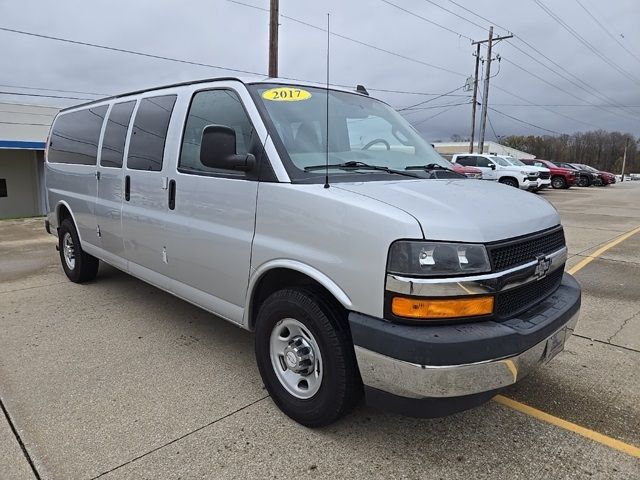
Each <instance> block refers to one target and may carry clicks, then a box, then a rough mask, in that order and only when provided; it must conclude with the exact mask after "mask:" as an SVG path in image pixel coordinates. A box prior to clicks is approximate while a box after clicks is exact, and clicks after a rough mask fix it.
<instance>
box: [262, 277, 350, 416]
mask: <svg viewBox="0 0 640 480" xmlns="http://www.w3.org/2000/svg"><path fill="white" fill-rule="evenodd" d="M284 319H295V320H297V321H298V322H300V323H301V324H302V325H304V327H305V328H306V329H308V331H309V332H310V333H311V335H313V337H314V339H315V340H316V342H317V344H318V348H319V350H320V355H321V357H322V369H323V374H322V375H323V376H322V380H321V383H320V387H319V389H318V390H317V392H315V393H314V394H313V396H311V397H310V398H306V399H303V398H298V397H296V396H294V395H293V394H292V393H290V392H289V391H288V390H287V389H286V388H285V387H284V385H283V384H282V383H281V381H280V380H279V378H278V376H277V375H276V372H275V369H274V366H273V365H272V362H271V347H270V339H271V333H272V331H273V330H274V328H276V326H277V325H278V324H279V322H281V321H282V320H284ZM346 322H347V319H346V315H345V312H343V311H342V310H341V308H340V307H339V306H337V305H336V303H335V302H334V301H333V299H330V298H328V296H327V295H324V294H323V292H321V291H320V290H319V289H313V288H290V289H284V290H279V291H277V292H275V293H273V294H272V295H271V296H269V297H268V298H267V299H266V300H265V301H264V302H263V304H262V305H261V306H260V310H259V312H258V318H257V320H256V331H255V353H256V361H257V364H258V369H259V370H260V375H261V376H262V381H263V382H264V384H265V386H266V388H267V391H268V392H269V394H270V395H271V398H272V399H273V401H274V402H275V404H276V405H277V406H278V407H279V408H280V410H282V411H283V412H284V413H285V414H286V415H288V416H289V417H290V418H292V419H293V420H295V421H296V422H298V423H301V424H302V425H305V426H307V427H321V426H324V425H329V424H330V423H333V422H335V421H336V420H338V419H339V418H340V417H342V416H343V415H345V414H346V413H347V412H349V411H350V410H351V409H352V408H353V407H354V406H355V405H356V404H357V403H358V401H359V400H360V398H361V396H362V380H361V378H360V372H359V370H358V365H357V362H356V358H355V353H354V350H353V342H352V340H351V335H350V333H349V330H348V324H347V323H346Z"/></svg>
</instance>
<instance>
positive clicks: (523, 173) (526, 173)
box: [520, 170, 529, 177]
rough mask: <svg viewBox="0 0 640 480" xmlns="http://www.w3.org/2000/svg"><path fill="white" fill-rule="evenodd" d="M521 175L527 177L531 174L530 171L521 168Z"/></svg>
mask: <svg viewBox="0 0 640 480" xmlns="http://www.w3.org/2000/svg"><path fill="white" fill-rule="evenodd" d="M520 175H524V176H525V177H526V176H528V175H529V172H525V171H524V170H520Z"/></svg>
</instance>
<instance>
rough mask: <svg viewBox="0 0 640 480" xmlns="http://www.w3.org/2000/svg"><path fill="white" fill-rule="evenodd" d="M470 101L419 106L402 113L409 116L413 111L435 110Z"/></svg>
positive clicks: (465, 103) (467, 103)
mask: <svg viewBox="0 0 640 480" xmlns="http://www.w3.org/2000/svg"><path fill="white" fill-rule="evenodd" d="M469 103H470V102H455V103H443V104H442V105H431V106H429V107H418V108H416V109H413V110H408V111H404V112H402V113H401V115H402V116H407V115H411V114H413V113H422V112H424V111H425V110H434V109H437V108H444V107H457V106H458V105H469Z"/></svg>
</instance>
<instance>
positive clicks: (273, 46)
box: [269, 0, 280, 78]
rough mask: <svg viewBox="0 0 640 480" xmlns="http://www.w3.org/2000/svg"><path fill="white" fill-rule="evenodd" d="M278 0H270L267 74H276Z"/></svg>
mask: <svg viewBox="0 0 640 480" xmlns="http://www.w3.org/2000/svg"><path fill="white" fill-rule="evenodd" d="M279 3H280V2H279V0H271V8H270V10H269V76H270V77H274V78H275V77H277V76H278V16H279V8H280V5H279Z"/></svg>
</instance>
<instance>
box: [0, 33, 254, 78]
mask: <svg viewBox="0 0 640 480" xmlns="http://www.w3.org/2000/svg"><path fill="white" fill-rule="evenodd" d="M0 30H1V31H4V32H11V33H17V34H20V35H27V36H30V37H37V38H44V39H47V40H55V41H57V42H64V43H71V44H74V45H82V46H85V47H93V48H100V49H102V50H109V51H112V52H120V53H128V54H130V55H137V56H140V57H148V58H154V59H157V60H167V61H170V62H176V63H182V64H187V65H195V66H198V67H208V68H217V69H219V70H226V71H229V72H235V73H244V74H249V75H260V76H265V75H264V74H263V73H259V72H253V71H251V70H242V69H239V68H230V67H222V66H220V65H212V64H210V63H202V62H195V61H190V60H182V59H179V58H172V57H165V56H162V55H155V54H152V53H145V52H138V51H135V50H128V49H125V48H117V47H110V46H107V45H99V44H97V43H90V42H82V41H79V40H71V39H69V38H62V37H54V36H51V35H43V34H40V33H33V32H26V31H24V30H17V29H14V28H6V27H0Z"/></svg>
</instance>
